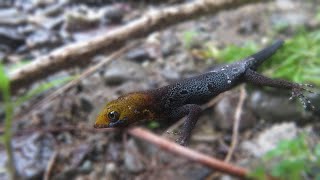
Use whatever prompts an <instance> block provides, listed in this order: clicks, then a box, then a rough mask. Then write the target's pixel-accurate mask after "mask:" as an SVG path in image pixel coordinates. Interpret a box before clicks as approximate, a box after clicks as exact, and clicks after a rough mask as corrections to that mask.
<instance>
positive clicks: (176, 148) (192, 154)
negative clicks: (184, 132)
mask: <svg viewBox="0 0 320 180" xmlns="http://www.w3.org/2000/svg"><path fill="white" fill-rule="evenodd" d="M128 132H129V134H131V135H133V136H135V137H137V138H140V139H143V140H145V141H148V142H150V143H152V144H155V145H157V146H159V147H160V148H162V149H164V150H166V151H170V152H172V153H175V154H177V155H180V156H183V157H185V158H188V159H190V160H192V161H195V162H197V163H201V164H203V165H205V166H208V167H210V168H213V169H215V170H217V171H220V172H224V173H227V174H229V175H232V176H236V177H240V178H245V177H246V176H247V175H248V170H246V169H244V168H241V167H237V166H234V165H232V164H228V163H226V162H223V161H221V160H218V159H215V158H212V157H210V156H207V155H204V154H201V153H199V152H197V151H194V150H191V149H188V148H186V147H183V146H180V145H178V144H176V143H174V142H171V141H168V140H166V139H164V138H161V137H159V136H157V135H155V134H153V133H151V132H149V131H147V130H144V129H142V128H137V127H136V128H131V129H129V130H128Z"/></svg>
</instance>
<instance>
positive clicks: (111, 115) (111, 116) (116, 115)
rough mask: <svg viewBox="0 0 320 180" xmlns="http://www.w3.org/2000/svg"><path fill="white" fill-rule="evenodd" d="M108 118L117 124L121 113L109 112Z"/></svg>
mask: <svg viewBox="0 0 320 180" xmlns="http://www.w3.org/2000/svg"><path fill="white" fill-rule="evenodd" d="M108 117H109V119H110V120H111V122H116V121H118V120H119V113H118V112H117V111H111V112H109V114H108Z"/></svg>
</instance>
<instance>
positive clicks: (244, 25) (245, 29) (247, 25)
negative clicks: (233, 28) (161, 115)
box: [238, 19, 259, 35]
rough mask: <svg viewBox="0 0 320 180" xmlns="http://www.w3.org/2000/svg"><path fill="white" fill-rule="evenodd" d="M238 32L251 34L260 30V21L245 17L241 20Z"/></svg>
mask: <svg viewBox="0 0 320 180" xmlns="http://www.w3.org/2000/svg"><path fill="white" fill-rule="evenodd" d="M239 26H240V27H239V29H238V32H239V33H240V34H242V35H250V34H252V33H254V32H257V31H258V28H259V23H258V22H256V21H254V20H253V19H245V20H243V21H241V23H240V25H239Z"/></svg>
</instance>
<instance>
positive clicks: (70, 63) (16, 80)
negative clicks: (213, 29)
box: [9, 0, 259, 92]
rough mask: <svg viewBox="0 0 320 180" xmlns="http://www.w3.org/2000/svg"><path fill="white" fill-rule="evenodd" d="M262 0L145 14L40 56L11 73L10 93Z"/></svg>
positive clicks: (213, 0)
mask: <svg viewBox="0 0 320 180" xmlns="http://www.w3.org/2000/svg"><path fill="white" fill-rule="evenodd" d="M258 1H259V0H198V1H193V2H189V3H185V4H182V5H177V6H173V7H166V8H163V9H160V10H154V11H150V12H148V13H146V15H144V16H142V17H141V18H139V19H137V20H134V21H131V22H130V23H128V24H126V25H124V26H121V27H119V28H115V29H114V30H110V31H108V32H106V33H105V34H101V35H99V36H98V37H94V38H92V39H90V40H87V41H81V42H76V43H73V44H70V45H66V46H64V47H62V48H59V49H56V50H54V51H53V52H51V53H50V54H48V55H45V56H41V57H39V58H37V59H35V60H34V61H32V62H31V63H30V64H28V65H25V66H24V67H22V68H21V69H18V70H16V71H14V72H12V73H11V74H10V75H9V77H10V82H11V91H12V92H17V90H19V89H21V88H23V87H27V86H29V85H31V84H32V83H34V82H35V81H36V80H39V79H43V78H45V77H47V76H49V75H51V74H53V73H55V72H58V71H61V70H62V69H66V68H70V67H74V66H79V65H85V64H88V63H89V62H90V61H91V57H92V56H94V55H96V54H97V53H99V52H102V51H107V50H109V51H111V50H114V49H115V48H117V47H119V46H121V45H123V44H124V43H125V42H126V41H129V40H132V39H136V38H141V37H145V36H146V35H148V34H150V33H151V32H154V31H158V30H161V29H164V28H166V27H168V26H170V25H173V24H177V23H180V22H182V21H186V20H190V19H193V18H197V17H200V16H203V15H207V14H215V13H218V12H219V11H221V10H226V9H231V8H235V7H239V6H241V5H243V4H248V3H252V2H258Z"/></svg>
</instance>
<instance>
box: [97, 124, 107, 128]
mask: <svg viewBox="0 0 320 180" xmlns="http://www.w3.org/2000/svg"><path fill="white" fill-rule="evenodd" d="M93 127H94V128H108V127H109V125H107V124H97V123H95V124H94V125H93Z"/></svg>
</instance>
